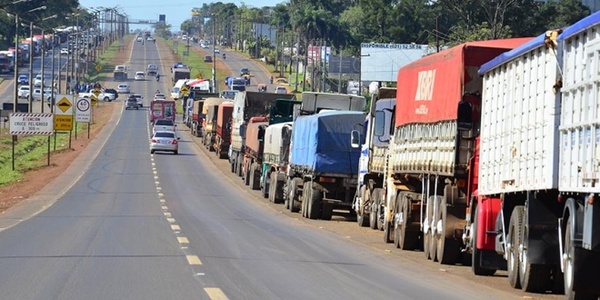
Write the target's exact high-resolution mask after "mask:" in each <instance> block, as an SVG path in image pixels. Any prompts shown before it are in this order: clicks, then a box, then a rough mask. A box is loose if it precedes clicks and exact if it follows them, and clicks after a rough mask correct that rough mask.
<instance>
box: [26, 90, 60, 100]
mask: <svg viewBox="0 0 600 300" xmlns="http://www.w3.org/2000/svg"><path fill="white" fill-rule="evenodd" d="M57 93H58V92H57V91H56V89H54V93H53V92H52V90H51V89H49V88H45V89H44V100H46V101H51V100H52V98H54V96H55V95H56V94H57ZM32 97H33V100H36V101H40V100H42V89H33V93H32Z"/></svg>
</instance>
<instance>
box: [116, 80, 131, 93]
mask: <svg viewBox="0 0 600 300" xmlns="http://www.w3.org/2000/svg"><path fill="white" fill-rule="evenodd" d="M117 93H119V94H129V93H131V88H129V84H127V83H121V84H119V85H118V86H117Z"/></svg>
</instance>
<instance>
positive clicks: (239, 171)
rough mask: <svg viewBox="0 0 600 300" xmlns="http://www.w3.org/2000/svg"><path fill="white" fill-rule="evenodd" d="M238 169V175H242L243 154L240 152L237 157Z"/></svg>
mask: <svg viewBox="0 0 600 300" xmlns="http://www.w3.org/2000/svg"><path fill="white" fill-rule="evenodd" d="M235 161H236V166H237V167H236V171H237V176H238V177H242V162H243V160H242V155H241V154H239V153H238V155H237V158H236V160H235Z"/></svg>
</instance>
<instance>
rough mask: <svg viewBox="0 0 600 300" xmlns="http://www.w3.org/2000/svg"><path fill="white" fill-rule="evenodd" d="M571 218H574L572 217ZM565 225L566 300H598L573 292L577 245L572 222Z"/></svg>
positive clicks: (589, 295)
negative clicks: (574, 239) (572, 232)
mask: <svg viewBox="0 0 600 300" xmlns="http://www.w3.org/2000/svg"><path fill="white" fill-rule="evenodd" d="M571 218H574V217H573V216H571ZM565 223H566V224H567V227H566V228H565V233H564V237H565V238H564V241H565V245H564V248H563V251H564V252H563V253H562V255H561V257H563V259H564V261H565V272H564V273H563V281H564V289H565V298H567V299H569V300H572V299H594V300H595V299H598V297H596V296H594V295H591V294H583V293H581V292H575V291H573V284H574V283H575V259H576V258H575V244H574V243H573V237H572V236H571V227H572V225H571V220H569V219H566V220H565Z"/></svg>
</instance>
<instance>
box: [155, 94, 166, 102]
mask: <svg viewBox="0 0 600 300" xmlns="http://www.w3.org/2000/svg"><path fill="white" fill-rule="evenodd" d="M154 100H167V97H166V96H165V94H163V93H156V94H154Z"/></svg>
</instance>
